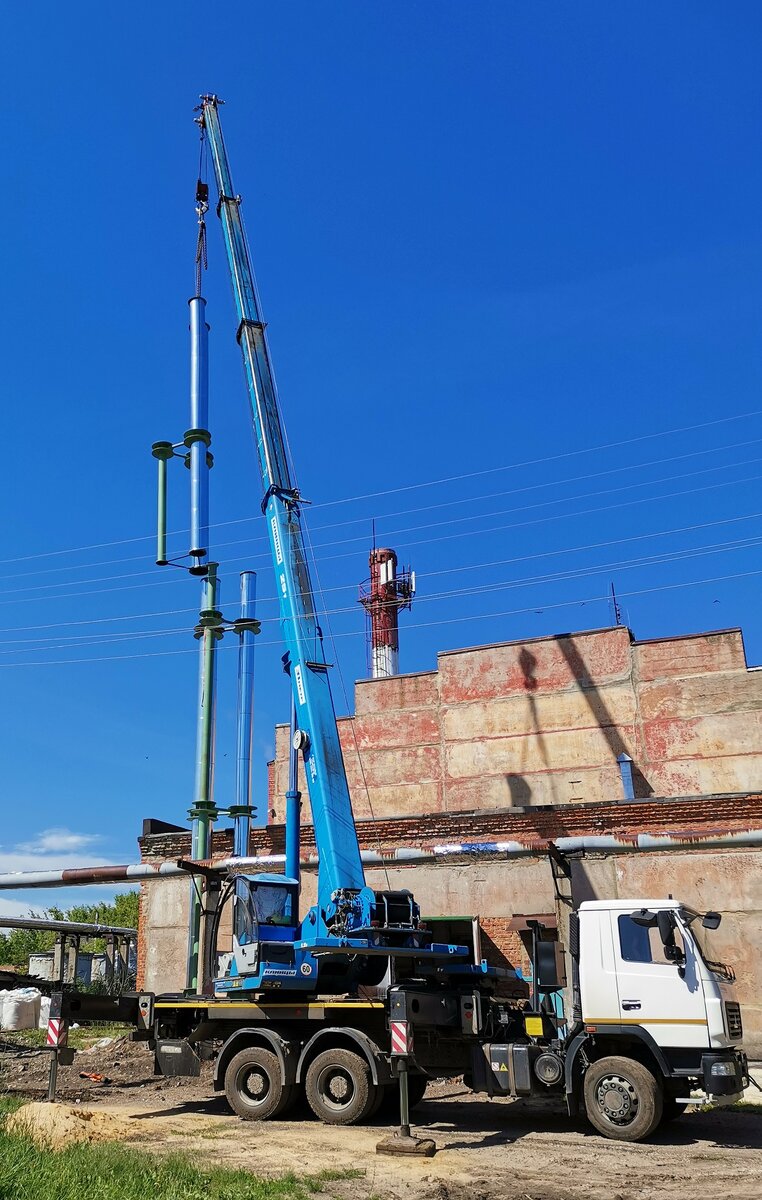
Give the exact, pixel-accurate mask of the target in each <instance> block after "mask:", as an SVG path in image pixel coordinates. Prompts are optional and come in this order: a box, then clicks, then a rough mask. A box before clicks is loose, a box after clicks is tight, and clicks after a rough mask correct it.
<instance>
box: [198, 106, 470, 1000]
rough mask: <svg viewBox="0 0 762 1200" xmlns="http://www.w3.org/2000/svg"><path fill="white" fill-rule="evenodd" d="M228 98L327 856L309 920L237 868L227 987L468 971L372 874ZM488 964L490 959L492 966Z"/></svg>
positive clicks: (266, 506) (230, 191) (301, 742)
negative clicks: (363, 847) (254, 260)
mask: <svg viewBox="0 0 762 1200" xmlns="http://www.w3.org/2000/svg"><path fill="white" fill-rule="evenodd" d="M220 103H221V101H220V100H219V99H218V98H217V97H216V96H202V97H201V106H200V112H201V115H200V117H199V124H200V125H201V129H202V136H204V137H206V138H207V140H208V143H209V147H210V150H211V157H212V163H213V166H214V174H215V178H216V183H217V190H218V194H219V203H218V206H217V211H218V213H219V216H220V219H221V222H222V229H223V234H224V240H225V249H226V253H227V260H228V267H229V269H230V277H231V281H232V285H233V297H234V300H235V307H236V312H237V315H238V334H237V338H238V343H239V345H240V347H241V353H242V354H243V361H244V368H245V372H246V382H247V387H248V393H249V406H250V410H251V420H252V425H253V427H254V436H255V440H256V445H257V455H258V459H259V469H260V474H261V477H262V488H263V497H262V511H263V512H264V514H265V519H266V523H267V533H268V537H269V540H270V549H271V552H272V558H273V565H274V567H275V578H276V590H277V593H278V600H279V604H280V623H281V629H282V632H283V639H284V642H285V644H286V649H287V654H286V656H285V661H286V664H287V670H288V672H289V675H290V678H291V687H292V692H293V697H294V705H295V710H296V725H297V728H296V731H295V733H294V739H295V745H296V746H297V748H298V749H299V750H301V753H302V757H303V760H304V768H305V777H306V780H307V786H308V789H309V797H310V807H311V810H312V821H313V826H314V831H315V843H316V845H317V849H318V854H319V866H318V893H317V904H315V905H314V906H313V907H312V908H311V909H310V910H309V912H308V913H307V914H306V916H305V917H304V919H303V920H300V918H299V912H298V892H299V884H298V880H296V879H292V878H288V877H286V876H284V875H251V876H245V877H243V876H240V875H238V876H236V877H235V880H234V881H233V882H232V883H231V885H230V894H232V895H233V897H234V918H233V958H232V962H231V964H230V967H229V969H228V971H227V972H226V974H225V976H224V978H222V979H218V980H217V981H216V984H215V987H216V989H217V990H218V991H221V992H232V991H234V990H236V991H237V990H241V989H242V990H247V991H257V990H261V989H266V988H285V989H290V990H301V991H315V990H318V988H320V989H322V990H323V991H324V992H325V993H328V992H334V993H335V992H338V991H340V990H343V989H352V988H354V987H356V986H357V985H358V984H359V983H365V984H370V983H378V982H379V981H380V980H381V978H382V977H383V975H384V973H385V971H386V968H387V964H388V963H389V960H390V959H395V960H397V959H399V960H400V961H402V960H407V963H408V970H420V969H421V967H422V966H423V964H426V967H427V968H428V969H429V970H433V971H436V970H437V969H439V968H438V966H437V964H438V963H441V962H442V960H449V967H448V970H450V971H452V970H454V971H458V970H460V971H466V972H468V971H469V970H470V969H471V968H470V967H468V966H466V965H465V964H463V963H462V961H461V960H462V959H463V958H464V957H465V956H466V955H467V954H468V951H467V949H466V947H463V946H453V945H449V944H441V945H440V944H434V943H433V942H432V939H431V935H430V934H429V933H428V932H427V931H426V930H425V929H424V928H423V927H422V926H421V924H420V912H419V908H418V905H417V904H416V903H415V900H414V899H413V897H412V895H411V894H410V892H408V891H404V890H403V891H394V890H388V891H376V890H374V889H373V888H371V887H369V886H368V885H367V884H366V881H365V874H364V871H363V866H362V858H361V855H360V846H359V842H358V840H357V829H356V827H355V821H354V816H353V814H352V802H351V799H350V795H349V785H348V783H347V775H346V770H345V767H344V759H343V756H342V753H341V744H340V741H339V731H338V727H337V724H336V713H335V711H334V706H333V698H332V695H331V685H330V682H329V676H328V670H329V664H328V663H327V662H326V658H325V652H324V649H323V637H322V633H321V630H320V625H319V622H318V619H317V615H316V612H315V598H314V593H313V589H312V582H311V579H310V571H309V565H308V562H307V555H306V553H305V546H304V537H303V533H302V515H301V503H302V502H301V498H300V495H299V491H298V488H297V487H296V482H295V480H294V478H293V476H292V473H291V469H290V466H289V459H288V452H287V446H286V439H285V436H284V431H283V424H282V421H281V416H280V410H279V405H278V397H277V393H276V389H275V380H274V377H273V370H272V364H271V360H270V353H269V350H268V346H267V336H266V332H265V324H264V320H263V317H262V307H261V304H260V302H259V297H258V295H257V289H256V284H255V281H254V272H253V270H252V266H251V259H250V256H249V250H248V246H247V243H246V236H245V234H244V229H243V222H242V220H241V198H240V196H238V195H237V194H236V192H235V189H234V187H233V181H232V177H231V174H230V165H229V163H228V158H227V153H226V151H225V143H224V140H223V136H222V129H221V127H220V120H219V105H220ZM480 969H481V968H480Z"/></svg>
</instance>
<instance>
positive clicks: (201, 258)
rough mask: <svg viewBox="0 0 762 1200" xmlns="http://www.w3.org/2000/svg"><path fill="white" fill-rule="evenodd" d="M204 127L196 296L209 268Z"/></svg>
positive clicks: (200, 156) (198, 192)
mask: <svg viewBox="0 0 762 1200" xmlns="http://www.w3.org/2000/svg"><path fill="white" fill-rule="evenodd" d="M205 133H206V131H205V129H204V126H203V125H202V126H201V144H200V146H199V152H198V179H197V180H196V216H197V218H198V238H197V240H196V296H201V272H202V271H205V270H206V268H207V265H208V263H207V255H206V220H205V217H206V214H207V213H208V211H209V184H208V183H206V182H205V180H204V176H205V174H206V171H205V162H206V155H205V153H204V152H205V150H206V136H205Z"/></svg>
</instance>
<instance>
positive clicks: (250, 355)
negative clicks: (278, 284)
mask: <svg viewBox="0 0 762 1200" xmlns="http://www.w3.org/2000/svg"><path fill="white" fill-rule="evenodd" d="M220 104H221V101H220V100H219V99H218V98H217V97H216V96H213V95H205V96H202V97H201V105H200V108H199V110H198V111H199V117H198V123H199V125H200V127H201V130H202V137H205V138H206V139H207V141H208V146H209V149H210V152H211V159H212V162H213V168H214V175H215V179H216V185H217V191H218V206H217V211H218V214H219V217H220V219H221V224H222V230H223V235H224V242H225V249H226V255H227V261H228V266H229V269H230V276H231V282H232V286H233V295H234V301H235V307H236V313H237V318H238V329H237V340H238V343H239V345H240V347H241V352H242V355H243V361H244V368H245V375H246V381H247V387H248V395H249V402H250V410H251V419H252V424H253V429H254V435H255V442H256V447H257V456H258V462H259V468H260V474H261V482H262V489H263V496H262V510H263V513H264V517H265V521H266V526H267V532H268V537H269V542H270V549H271V553H272V560H273V565H274V569H275V578H276V585H277V591H278V595H279V601H280V620H281V628H282V632H283V638H284V642H285V646H286V651H287V653H286V656H285V659H284V661H285V663H286V669H287V671H288V673H289V675H290V680H291V687H292V694H293V706H292V714H294V715H292V754H293V755H294V756H295V755H296V754H297V753H301V755H302V759H303V762H304V770H305V777H306V779H307V783H308V789H309V799H310V806H311V811H312V820H313V825H314V831H315V841H316V845H317V849H318V854H319V867H318V888H317V902H316V904H315V905H314V906H313V907H312V908H310V909H309V911H308V912H307V913H306V914H304V915H303V916H301V917H300V913H299V879H298V877H297V871H298V861H297V865H296V867H295V866H294V863H293V860H292V861H291V863H290V866H291V874H274V873H268V874H235V875H234V876H232V877H231V879H230V880H229V881H228V882H227V884H226V885H225V888H224V891H223V895H222V899H221V903H220V907H219V908H218V911H217V915H216V917H215V920H214V921H213V922H212V924H213V925H214V926H215V927H216V928H219V913H220V912H221V911H222V908H223V907H224V903H223V902H225V901H229V902H230V903H231V904H232V931H233V943H232V944H233V949H232V953H231V954H229V955H228V956H227V960H228V961H227V965H226V967H225V970H224V971H223V972H222V974H221V975H220V976H219V977H218V978H216V979H215V980H214V985H213V989H212V990H213V994H210V995H201V994H199V995H154V994H151V993H141V994H138V993H134V994H132V993H131V994H129V995H122V996H119V997H116V998H107V997H97V996H84V995H78V994H76V993H74V992H65V993H62V994H60V995H58V996H57V997H55V998H54V1007H53V1008H52V1010H51V1016H52V1019H53V1021H54V1022H56V1026H55V1028H56V1030H57V1031H58V1032H57V1033H56V1036H60V1033H61V1031H62V1030H63V1029H65V1026H66V1022H68V1021H72V1020H78V1021H80V1022H81V1021H83V1020H88V1019H90V1020H95V1019H101V1018H103V1017H108V1018H111V1019H113V1018H114V1017H117V1018H118V1019H122V1020H127V1021H130V1022H132V1023H133V1024H134V1025H135V1027H136V1036H138V1037H144V1038H147V1039H149V1040H150V1042H151V1044H152V1046H153V1047H154V1050H155V1059H156V1064H157V1070H158V1071H159V1072H161V1073H163V1074H165V1075H198V1074H199V1073H200V1069H201V1061H202V1059H204V1058H209V1057H213V1058H214V1060H215V1066H214V1086H215V1088H216V1089H218V1090H224V1092H225V1095H226V1097H227V1099H228V1102H229V1103H230V1105H231V1107H232V1108H233V1109H234V1110H235V1112H236V1113H238V1114H239V1115H240V1116H241V1117H243V1118H246V1119H253V1120H265V1119H268V1118H269V1119H272V1118H276V1117H279V1116H282V1115H283V1114H284V1113H285V1112H286V1111H287V1109H288V1108H289V1107H290V1105H292V1104H293V1103H294V1102H295V1100H296V1099H297V1097H298V1096H299V1095H300V1094H306V1097H307V1100H308V1102H309V1105H310V1107H311V1108H312V1110H313V1111H314V1113H315V1114H316V1115H317V1116H318V1117H319V1118H320V1119H321V1120H323V1121H325V1122H328V1123H331V1124H340V1125H342V1124H343V1125H350V1124H353V1123H355V1122H358V1121H364V1120H366V1119H368V1118H370V1117H372V1116H373V1114H374V1113H375V1112H377V1111H378V1109H379V1107H380V1105H381V1103H382V1102H383V1100H384V1097H385V1096H387V1095H388V1094H389V1092H390V1089H391V1088H392V1087H395V1086H398V1087H399V1095H400V1111H401V1124H400V1133H399V1134H398V1135H397V1136H396V1138H395V1139H394V1145H393V1147H392V1148H393V1149H396V1150H401V1151H403V1152H405V1151H410V1152H422V1153H433V1150H434V1146H433V1143H430V1142H424V1141H421V1139H415V1138H411V1137H410V1129H409V1109H410V1108H411V1107H413V1106H414V1105H415V1104H416V1103H417V1102H419V1101H420V1100H421V1099H422V1097H423V1094H424V1091H425V1088H426V1083H427V1081H428V1080H429V1079H431V1078H433V1077H450V1076H463V1078H464V1080H465V1082H466V1084H467V1085H468V1086H469V1087H470V1088H472V1089H473V1091H475V1092H479V1093H483V1094H485V1095H487V1096H490V1097H517V1096H525V1097H533V1096H547V1095H548V1094H550V1093H556V1094H557V1095H558V1096H559V1097H565V1100H566V1104H567V1106H568V1110H569V1112H570V1113H571V1114H576V1113H578V1112H580V1111H584V1113H585V1114H586V1115H587V1117H588V1119H589V1121H590V1122H591V1123H592V1124H593V1126H594V1127H595V1128H596V1129H597V1130H598V1131H599V1132H601V1133H602V1134H604V1135H605V1136H606V1137H609V1138H615V1139H619V1140H625V1141H638V1140H640V1139H642V1138H646V1137H648V1136H649V1134H651V1133H652V1132H653V1131H654V1130H655V1129H656V1128H657V1126H658V1125H659V1124H660V1123H661V1122H662V1121H665V1120H668V1119H670V1118H671V1117H674V1116H676V1115H677V1114H678V1113H679V1112H680V1111H682V1109H683V1108H685V1106H686V1105H687V1104H688V1103H689V1102H695V1101H696V1096H695V1093H696V1092H697V1091H698V1092H699V1093H700V1098H701V1100H702V1101H704V1102H708V1103H713V1104H718V1103H729V1102H732V1101H734V1100H736V1099H738V1098H739V1096H740V1095H741V1093H742V1092H743V1090H744V1087H745V1086H747V1084H748V1070H747V1062H746V1057H745V1055H744V1053H743V1051H742V1049H741V1039H742V1023H741V1011H740V1007H739V1004H738V1002H737V1000H736V998H735V996H734V993H733V979H734V976H733V973H732V970H731V969H730V968H729V967H726V966H725V965H723V964H722V963H719V962H716V961H714V960H713V959H712V958H711V957H710V956H709V955H708V953H705V950H704V946H703V939H704V938H705V937H707V936H709V935H710V932H711V930H712V929H713V928H716V926H717V924H719V915H718V914H716V913H706V914H704V915H701V914H698V913H695V912H693V911H691V910H690V909H688V908H686V907H685V906H683V905H681V904H680V903H678V902H677V901H674V900H671V899H670V900H664V899H649V900H642V899H634V900H617V901H613V902H609V901H591V902H585V903H583V904H582V905H580V906H579V908H578V909H577V910H574V911H571V913H570V915H569V916H568V928H567V935H566V942H567V943H568V944H567V945H565V946H561V945H560V943H558V942H552V941H548V940H546V938H545V937H544V936H543V933H544V931H543V930H542V928H541V927H540V926H539V925H535V926H534V927H533V928H532V931H531V957H532V963H533V978H532V986H531V998H530V1000H529V1001H528V1002H527V1001H521V1002H517V1001H515V1000H514V1001H511V1000H505V999H501V998H500V996H499V994H498V992H499V987H498V985H499V983H500V982H501V980H504V979H505V977H506V976H507V975H509V974H510V972H508V971H507V970H503V969H499V968H495V967H491V966H488V965H487V963H486V962H483V961H475V955H474V953H473V950H472V948H470V947H468V946H464V945H456V944H450V943H439V942H436V941H434V938H433V935H432V933H431V931H430V930H429V929H428V928H427V927H426V925H425V922H423V921H422V920H421V915H420V908H419V905H418V904H417V903H416V901H415V899H414V898H413V896H412V895H411V894H410V893H409V892H407V891H393V890H387V891H379V890H375V889H374V888H371V887H369V886H368V885H367V883H366V880H365V876H364V871H363V864H362V859H361V854H360V848H359V843H358V838H357V831H356V827H355V822H354V818H353V814H352V807H351V802H350V796H349V788H348V784H347V777H346V772H345V768H344V762H343V759H342V754H341V747H340V743H339V736H338V729H337V725H336V717H335V713H334V707H333V700H332V696H331V687H330V681H329V665H328V663H327V662H326V658H325V654H324V650H323V640H322V634H321V630H320V626H319V623H318V618H317V614H316V611H315V604H314V594H313V588H312V583H311V578H310V570H309V565H308V559H307V555H306V553H305V546H304V540H303V533H302V523H301V508H302V503H303V501H302V500H301V497H300V494H299V491H298V489H297V487H296V485H295V482H294V480H293V478H292V475H291V469H290V466H289V461H288V455H287V452H286V443H285V437H284V432H283V426H282V423H281V416H280V409H279V404H278V399H277V395H276V390H275V382H274V378H273V373H272V368H271V360H270V354H269V349H268V345H267V338H266V332H265V324H264V320H263V317H262V312H261V308H260V303H259V298H258V295H257V290H256V285H255V281H254V274H253V270H252V266H251V262H250V259H249V251H248V247H247V243H246V238H245V235H244V229H243V224H242V220H241V198H240V196H238V195H237V194H236V192H235V190H234V188H233V183H232V178H231V174H230V167H229V164H228V159H227V154H226V150H225V144H224V141H223V137H222V130H221V126H220V117H219V106H220ZM201 186H202V188H203V187H204V186H205V185H203V184H202V185H201ZM294 765H295V763H294V761H292V781H293V782H292V784H291V786H292V788H294V787H295V786H296V783H295V770H294ZM292 811H293V810H292ZM189 865H190V864H189ZM214 935H215V930H214V929H212V931H211V934H210V936H209V937H208V938H207V947H206V969H207V971H208V972H211V973H212V974H213V973H214V965H215V962H216V961H217V957H216V954H215V947H214V940H215V936H214ZM382 981H385V986H384V987H383V988H381V989H379V985H380V984H381V983H382ZM373 988H375V989H376V992H377V993H379V991H380V994H378V995H377V998H367V993H368V990H369V989H373ZM561 996H563V1004H562V1003H561V999H560V998H561ZM58 1053H59V1057H61V1056H62V1055H64V1054H65V1053H66V1051H65V1050H64V1049H63V1048H60V1049H59V1052H58ZM68 1053H69V1054H70V1053H71V1052H68Z"/></svg>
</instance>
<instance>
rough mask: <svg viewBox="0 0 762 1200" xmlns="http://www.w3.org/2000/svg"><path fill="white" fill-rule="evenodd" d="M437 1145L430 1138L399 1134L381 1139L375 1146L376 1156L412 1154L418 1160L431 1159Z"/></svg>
mask: <svg viewBox="0 0 762 1200" xmlns="http://www.w3.org/2000/svg"><path fill="white" fill-rule="evenodd" d="M436 1152H437V1145H436V1142H434V1141H433V1140H432V1139H431V1138H419V1137H411V1136H410V1135H407V1136H405V1135H403V1134H400V1133H393V1134H390V1135H389V1137H385V1138H382V1140H381V1141H380V1142H378V1143H377V1145H376V1154H414V1155H418V1157H419V1158H433V1157H434V1155H435V1154H436Z"/></svg>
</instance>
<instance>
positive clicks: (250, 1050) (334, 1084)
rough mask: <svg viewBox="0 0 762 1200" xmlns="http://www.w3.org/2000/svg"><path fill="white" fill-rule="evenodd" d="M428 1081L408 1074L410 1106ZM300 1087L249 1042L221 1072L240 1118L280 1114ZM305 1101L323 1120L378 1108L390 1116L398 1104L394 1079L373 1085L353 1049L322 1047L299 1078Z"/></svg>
mask: <svg viewBox="0 0 762 1200" xmlns="http://www.w3.org/2000/svg"><path fill="white" fill-rule="evenodd" d="M426 1083H427V1080H426V1078H425V1077H424V1076H422V1075H411V1076H410V1077H409V1081H408V1085H409V1086H408V1091H409V1097H410V1107H411V1108H412V1107H413V1106H414V1105H416V1104H418V1103H419V1102H420V1101H421V1100H422V1099H423V1094H424V1092H425V1090H426ZM300 1091H301V1087H300V1085H298V1084H290V1085H288V1084H284V1083H283V1081H282V1074H281V1068H280V1063H279V1061H278V1058H277V1056H276V1055H275V1054H274V1053H273V1052H272V1051H270V1050H265V1049H263V1048H262V1047H260V1046H248V1047H246V1049H244V1050H240V1051H239V1052H238V1054H236V1055H234V1056H233V1058H231V1060H230V1062H229V1063H228V1067H227V1070H226V1072H225V1095H226V1097H227V1100H228V1103H229V1104H230V1107H231V1108H232V1109H233V1111H234V1112H236V1113H237V1114H238V1116H239V1117H243V1118H244V1119H245V1120H249V1121H265V1120H267V1119H268V1118H270V1119H273V1118H276V1117H280V1116H283V1115H284V1114H285V1113H286V1112H287V1111H288V1109H289V1108H290V1107H291V1105H292V1104H293V1103H294V1102H295V1100H296V1099H297V1097H298V1095H299V1093H300ZM304 1092H305V1094H306V1097H307V1102H308V1104H309V1106H310V1108H311V1109H312V1111H313V1112H314V1114H315V1116H316V1117H318V1118H319V1119H320V1120H321V1121H323V1122H324V1123H325V1124H327V1125H356V1124H358V1122H360V1121H365V1120H367V1119H368V1118H370V1117H373V1116H375V1115H376V1113H378V1112H379V1111H380V1110H382V1109H383V1110H384V1115H388V1116H389V1117H393V1116H394V1113H395V1111H396V1109H397V1106H398V1105H399V1092H398V1088H397V1085H396V1083H394V1084H374V1082H373V1077H372V1074H371V1070H370V1066H369V1065H368V1062H367V1060H366V1059H365V1058H364V1057H363V1056H362V1055H360V1054H356V1053H355V1052H354V1051H353V1050H345V1049H343V1048H339V1047H335V1048H334V1049H331V1050H324V1051H323V1052H322V1053H321V1054H318V1055H317V1056H316V1057H315V1058H314V1059H313V1060H312V1062H311V1063H310V1065H309V1067H308V1068H307V1072H306V1075H305V1077H304Z"/></svg>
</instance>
